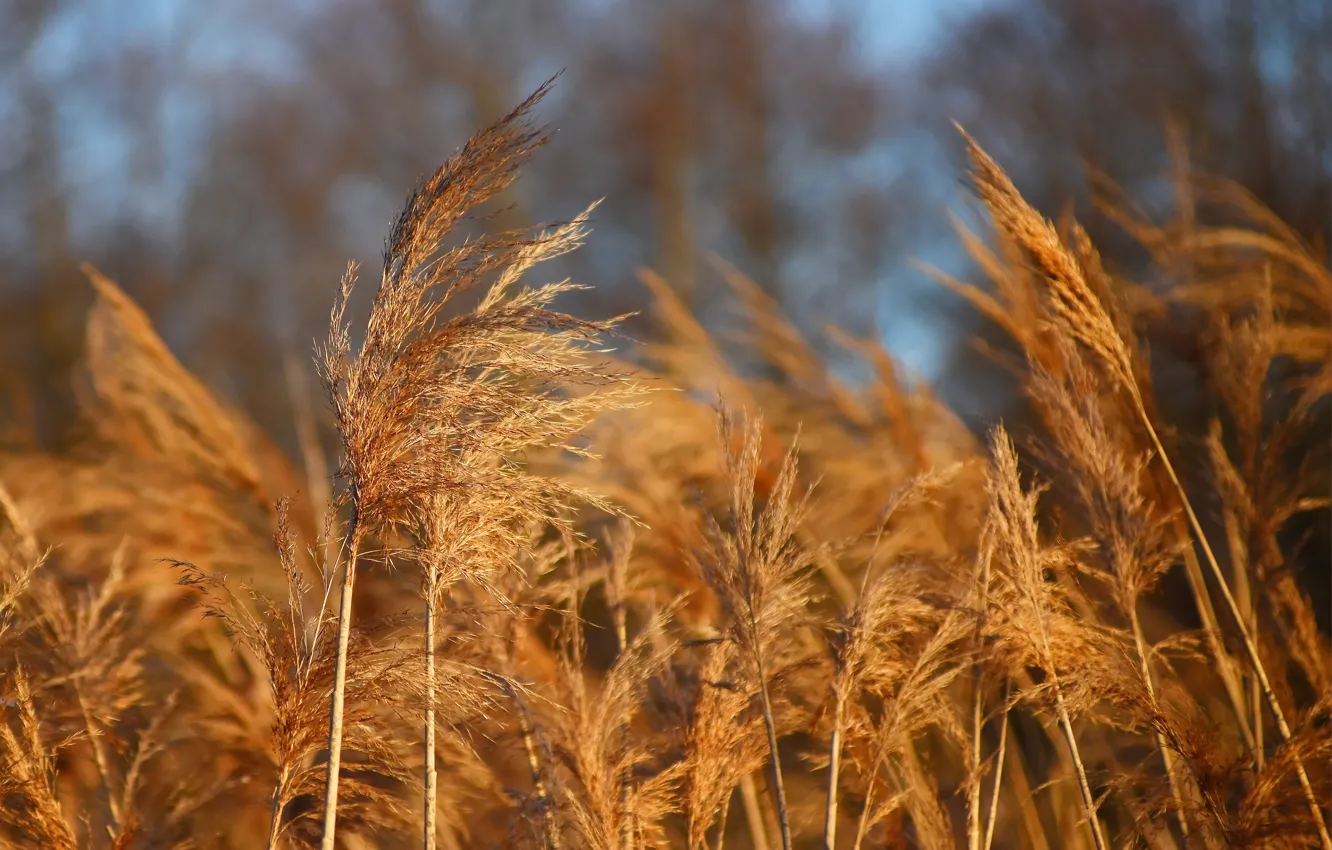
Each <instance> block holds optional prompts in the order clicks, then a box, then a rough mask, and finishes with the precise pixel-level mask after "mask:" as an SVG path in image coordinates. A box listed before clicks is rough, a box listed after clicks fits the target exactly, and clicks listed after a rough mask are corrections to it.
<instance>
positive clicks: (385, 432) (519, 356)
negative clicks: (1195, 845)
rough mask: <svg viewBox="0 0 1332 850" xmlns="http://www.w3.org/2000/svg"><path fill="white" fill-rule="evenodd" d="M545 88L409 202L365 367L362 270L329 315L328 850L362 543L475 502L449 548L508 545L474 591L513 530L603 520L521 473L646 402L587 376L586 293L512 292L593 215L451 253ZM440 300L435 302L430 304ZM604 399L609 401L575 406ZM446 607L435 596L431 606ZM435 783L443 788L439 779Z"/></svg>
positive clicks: (560, 287)
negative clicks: (564, 507)
mask: <svg viewBox="0 0 1332 850" xmlns="http://www.w3.org/2000/svg"><path fill="white" fill-rule="evenodd" d="M548 87H549V83H548V84H546V85H543V86H542V87H541V88H539V89H538V90H537V91H536V92H535V93H534V94H533V95H532V96H531V97H529V98H528V99H527V100H526V101H525V102H523V103H522V104H520V105H519V106H518V107H517V108H516V109H515V110H514V111H513V112H511V113H510V114H509V115H507V116H505V117H504V118H503V119H501V120H500V121H499V122H497V123H496V124H494V125H492V126H491V127H490V128H488V129H486V130H483V131H481V132H480V133H478V134H477V135H476V136H475V137H473V138H472V139H471V140H470V141H469V142H468V143H467V144H466V145H464V146H463V148H462V150H461V151H460V152H459V153H458V154H456V155H455V156H453V157H452V158H450V159H449V160H448V161H447V162H445V163H444V165H443V166H441V167H440V169H439V170H438V171H436V172H435V174H434V175H432V176H431V177H430V178H429V179H428V180H426V181H425V182H424V183H422V184H421V185H420V186H419V187H418V188H417V190H416V191H415V192H414V193H413V194H412V196H411V197H410V198H409V199H408V201H407V204H406V206H405V207H404V208H403V210H402V213H401V214H400V215H399V217H398V221H397V222H396V224H395V225H394V227H393V230H392V232H391V233H390V235H389V239H388V242H387V245H386V248H385V254H384V267H383V275H382V278H381V283H380V287H379V290H378V292H377V294H376V297H375V301H374V305H373V307H372V310H371V314H370V318H369V320H368V322H367V325H366V338H365V342H364V343H363V345H362V346H361V349H360V351H359V352H358V353H357V355H356V357H355V358H354V359H353V358H352V357H351V344H350V332H349V328H348V327H347V325H346V324H345V323H344V315H345V312H346V307H347V301H348V297H349V295H350V293H351V289H352V286H353V283H354V280H355V276H354V270H352V271H349V272H348V274H347V275H346V276H345V277H344V279H343V284H342V289H341V293H340V295H339V297H338V299H337V300H336V302H335V305H334V308H333V314H332V320H331V323H330V328H331V329H330V334H329V339H328V342H327V344H326V346H325V348H324V350H323V353H322V367H323V377H324V383H325V387H326V389H327V391H328V394H329V397H330V398H331V399H332V401H333V407H334V413H335V416H336V420H337V425H338V430H339V434H340V436H341V438H342V443H343V452H344V457H345V460H344V463H343V474H344V476H345V478H346V479H347V480H348V481H349V484H348V488H347V493H346V495H347V498H348V500H349V501H350V503H351V521H350V527H349V531H348V534H347V549H348V550H349V552H350V557H349V558H348V560H347V568H346V571H345V572H344V577H343V584H342V592H341V605H340V609H339V615H338V616H339V621H338V622H339V627H338V636H339V642H338V659H339V661H338V673H337V678H336V680H335V685H334V690H333V695H332V710H331V713H330V724H329V767H328V789H327V792H326V795H325V807H324V824H325V827H324V829H325V831H324V839H323V841H324V850H332V846H333V841H334V830H335V827H336V821H337V784H338V775H339V765H340V757H341V743H340V740H341V736H342V732H343V725H342V724H343V722H342V717H343V703H344V696H343V691H344V688H343V684H344V681H345V677H346V673H345V663H346V660H345V656H346V636H347V634H348V630H349V628H350V620H351V616H352V599H353V586H354V582H355V574H356V555H357V554H358V552H359V548H360V543H361V541H362V536H363V535H364V534H365V533H367V532H372V531H380V530H386V529H390V528H393V527H395V526H399V525H406V524H409V523H410V522H411V520H412V519H413V517H414V516H416V515H417V514H418V513H419V512H421V511H423V510H425V511H429V506H427V505H426V503H427V502H429V501H430V500H432V499H435V500H437V499H440V498H444V499H454V500H469V501H471V500H479V501H480V502H481V503H483V504H485V505H486V506H489V507H493V508H495V509H496V512H495V515H494V516H493V517H486V516H485V513H484V512H481V513H480V514H479V517H480V519H479V523H480V530H479V531H478V530H477V529H473V528H470V527H469V528H450V529H448V530H447V531H445V532H444V534H443V535H441V536H447V535H457V536H460V537H463V538H471V537H473V536H477V535H479V536H481V537H485V536H486V535H493V536H494V537H495V538H496V539H495V540H492V541H490V543H489V544H488V545H487V544H484V543H483V544H481V548H480V551H479V554H478V553H466V554H474V555H478V560H477V561H476V562H474V563H470V564H469V563H466V562H463V563H449V565H448V566H449V568H450V569H458V570H460V571H462V572H465V573H467V574H469V575H471V576H473V577H476V576H478V575H480V574H481V573H482V572H483V571H485V570H493V569H496V568H502V567H503V561H496V560H495V558H496V555H497V553H499V554H500V555H501V556H502V555H503V553H504V548H505V547H504V544H505V543H506V542H507V541H510V540H511V539H512V536H513V534H512V530H511V529H512V528H513V527H517V526H522V525H523V524H524V522H525V521H526V520H528V519H530V518H533V517H537V518H542V519H555V512H556V510H557V507H558V506H559V504H560V503H561V502H562V501H565V500H568V499H571V498H579V499H581V500H583V501H586V502H589V503H591V504H593V505H597V506H604V505H605V503H604V502H602V501H601V500H599V499H596V498H595V497H592V496H591V495H590V494H586V493H583V492H581V491H578V490H576V489H575V488H572V487H570V486H568V485H567V484H564V483H563V482H559V481H557V480H553V479H544V478H540V477H537V476H533V475H530V474H526V473H524V472H523V471H522V470H521V468H520V467H519V466H518V465H517V464H516V463H515V462H513V461H512V460H511V456H513V455H514V454H516V453H519V452H522V451H524V450H526V449H531V448H542V447H562V448H565V449H567V450H569V451H572V452H575V453H585V450H584V449H581V448H579V447H576V446H573V445H571V444H570V443H569V442H568V441H569V439H570V438H571V437H572V436H573V435H574V434H576V433H577V432H578V431H579V430H581V428H582V427H583V426H584V425H586V423H587V422H588V421H589V420H590V419H591V418H592V417H593V416H594V415H595V414H596V413H597V412H598V411H600V410H601V409H603V408H605V407H606V406H608V405H610V404H612V403H613V401H612V399H613V397H614V395H615V392H619V393H620V395H621V397H623V396H624V395H626V394H630V395H631V394H632V393H633V392H634V391H635V388H634V387H633V386H632V385H630V384H628V383H624V382H622V381H621V380H620V379H619V378H618V377H617V376H613V375H610V374H606V373H605V372H604V371H603V370H601V369H599V368H598V367H597V365H596V364H594V363H591V362H589V359H588V358H589V356H590V354H591V352H589V351H588V343H592V342H594V341H595V340H596V338H597V337H598V336H599V335H600V334H602V333H604V332H606V331H608V330H609V329H610V327H611V325H610V323H596V322H586V321H582V320H579V319H575V318H573V317H572V316H568V315H566V314H563V313H557V312H554V311H553V310H551V309H550V308H549V304H550V302H551V301H552V300H553V299H554V298H555V297H556V296H558V295H559V294H561V293H563V292H566V291H569V290H570V289H574V288H576V287H573V286H572V285H571V284H569V283H568V282H567V281H566V282H562V283H556V284H550V285H547V286H543V287H539V288H537V289H527V290H523V291H517V292H515V291H513V289H514V286H515V284H516V283H517V281H518V280H519V278H520V277H521V276H522V275H523V274H524V272H526V271H527V270H529V269H530V268H531V267H533V266H534V265H536V264H538V263H540V262H542V261H544V260H548V259H552V258H554V257H558V256H560V255H562V254H564V253H567V252H568V251H571V250H573V249H574V248H576V247H577V246H578V245H579V244H580V243H581V240H582V238H583V236H584V234H585V228H586V221H587V216H588V214H589V213H590V210H589V211H588V212H585V213H584V214H583V215H582V216H580V217H578V218H577V219H575V220H574V221H572V222H570V223H568V224H565V225H562V226H560V227H558V228H555V229H553V230H551V231H548V232H547V231H536V232H532V233H501V234H497V235H493V236H484V237H479V238H476V239H469V240H465V241H463V242H462V243H461V244H460V245H458V246H456V247H451V248H445V246H444V245H443V241H444V240H445V239H446V238H447V237H448V236H450V235H451V234H452V233H453V231H454V230H455V229H456V228H457V226H459V225H460V224H461V223H462V221H463V218H464V216H465V215H467V214H468V213H469V212H470V211H471V210H473V209H474V208H476V207H477V206H478V205H480V204H483V203H485V202H486V201H488V200H489V199H491V198H493V197H494V196H495V195H496V194H498V193H499V192H500V191H502V190H503V189H505V188H506V187H507V186H508V185H509V184H510V183H511V182H512V180H513V179H514V177H515V175H516V170H517V169H518V167H519V166H520V165H521V164H522V163H523V162H524V161H525V160H526V159H527V157H528V156H529V155H530V154H531V152H532V151H533V150H534V149H535V148H537V147H539V146H540V145H541V144H542V143H544V141H545V139H546V136H545V134H544V133H543V132H542V131H538V130H533V129H531V127H530V126H529V125H528V124H527V117H528V115H529V113H530V112H531V110H532V109H533V108H534V107H535V105H536V103H537V102H538V101H539V100H540V99H541V98H542V97H544V96H545V94H546V92H547V91H548ZM492 278H493V282H492V284H491V286H490V289H489V291H488V292H487V294H486V295H485V296H484V297H483V298H482V299H481V301H480V303H479V304H478V305H477V306H476V307H475V309H473V310H472V311H470V312H468V313H464V314H462V315H460V316H457V317H454V318H451V319H445V318H444V317H443V310H444V308H445V307H446V306H447V305H448V304H450V302H451V301H452V300H453V299H454V298H455V297H456V296H457V295H458V294H459V293H461V292H464V291H466V290H469V289H472V288H475V287H476V286H478V285H479V284H481V283H482V282H483V281H485V280H488V279H492ZM433 292H437V293H439V297H438V298H435V299H433V300H431V299H430V296H431V294H432V293H433ZM617 383H619V386H618V387H616V386H615V385H616V384H617ZM600 386H607V387H610V388H611V389H610V390H607V391H604V392H603V391H594V392H586V391H583V392H573V391H572V390H574V389H578V388H580V387H581V388H583V389H584V390H586V388H588V387H591V388H594V389H596V388H598V387H600ZM436 548H438V547H436ZM438 589H439V588H437V587H432V588H431V593H432V594H433V593H434V592H435V591H437V590H438ZM435 601H436V600H435V599H434V597H433V595H432V596H431V598H430V599H429V600H427V605H433V604H435ZM428 649H429V648H428ZM433 701H434V694H433V693H431V694H429V695H428V702H430V703H432V704H433ZM427 761H430V760H429V759H427ZM426 769H427V771H428V770H429V769H430V767H429V765H427V768H426ZM425 784H426V785H427V786H431V785H432V784H433V783H431V782H430V781H429V778H428V777H427V780H426V782H425ZM429 840H430V839H429V838H427V841H429Z"/></svg>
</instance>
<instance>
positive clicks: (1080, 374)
mask: <svg viewBox="0 0 1332 850" xmlns="http://www.w3.org/2000/svg"><path fill="white" fill-rule="evenodd" d="M1061 343H1062V345H1063V346H1064V347H1065V348H1067V349H1069V350H1068V351H1066V356H1065V358H1064V364H1065V369H1064V375H1063V377H1062V378H1060V377H1056V376H1055V375H1053V374H1051V373H1050V372H1049V371H1047V370H1046V369H1045V368H1044V367H1043V366H1042V365H1041V364H1039V363H1034V364H1033V366H1032V374H1031V378H1030V379H1029V381H1028V386H1027V390H1028V393H1029V394H1030V395H1031V396H1032V398H1033V400H1034V401H1035V402H1036V406H1037V408H1038V410H1039V411H1040V413H1041V416H1042V419H1043V421H1044V423H1045V427H1046V432H1047V433H1048V434H1049V435H1050V439H1051V440H1052V442H1053V444H1054V446H1055V449H1054V451H1052V452H1051V453H1050V454H1051V455H1052V456H1051V457H1050V458H1049V465H1050V466H1051V467H1052V469H1053V470H1054V471H1055V472H1056V473H1057V472H1060V471H1062V472H1065V473H1066V475H1067V477H1069V478H1071V479H1072V480H1071V483H1072V489H1073V491H1074V493H1075V494H1076V496H1077V500H1078V502H1079V503H1080V504H1081V506H1082V508H1083V510H1084V511H1085V514H1086V518H1087V521H1088V524H1089V532H1090V534H1091V536H1092V539H1093V541H1094V542H1095V544H1096V547H1097V549H1096V553H1095V556H1094V557H1095V559H1096V561H1097V562H1098V566H1099V569H1100V571H1099V572H1098V576H1099V577H1101V578H1103V579H1104V580H1105V582H1106V584H1107V585H1108V586H1109V588H1110V590H1111V599H1112V600H1113V601H1114V604H1115V607H1116V608H1117V609H1118V613H1119V614H1120V616H1121V618H1122V622H1126V623H1127V625H1128V628H1129V631H1130V633H1131V635H1132V641H1133V652H1134V655H1135V656H1136V658H1137V663H1138V667H1139V669H1140V670H1141V676H1142V684H1143V686H1144V688H1145V689H1146V695H1147V698H1148V699H1149V700H1152V701H1155V700H1156V698H1157V694H1156V691H1157V688H1156V675H1157V674H1156V673H1155V672H1153V670H1152V667H1151V660H1152V658H1153V657H1154V655H1155V648H1154V647H1152V646H1151V645H1150V644H1149V643H1148V640H1147V636H1146V633H1145V632H1144V629H1143V626H1142V618H1141V615H1140V611H1139V605H1140V599H1141V597H1142V596H1143V595H1144V594H1147V593H1149V592H1151V590H1152V589H1153V588H1154V587H1155V586H1156V585H1157V584H1158V582H1159V581H1160V579H1161V577H1162V576H1163V575H1164V574H1165V573H1166V572H1167V571H1168V570H1169V569H1170V568H1171V567H1172V566H1174V564H1175V563H1177V562H1178V561H1179V560H1180V557H1181V549H1182V545H1184V544H1183V543H1182V542H1181V541H1179V540H1176V539H1174V538H1173V536H1172V535H1171V534H1170V529H1171V528H1172V527H1173V524H1172V522H1171V521H1170V517H1168V516H1162V515H1161V514H1160V510H1159V508H1158V507H1157V506H1156V505H1154V504H1153V503H1152V502H1151V501H1150V500H1149V498H1148V497H1147V495H1146V494H1145V493H1144V492H1143V491H1142V481H1143V479H1144V476H1145V474H1146V470H1147V466H1148V463H1149V462H1150V460H1149V458H1148V457H1147V456H1145V455H1142V454H1139V453H1138V452H1137V451H1136V450H1134V448H1133V446H1134V443H1135V440H1134V437H1133V435H1131V434H1128V433H1126V431H1125V423H1123V422H1122V421H1118V420H1116V419H1115V418H1114V417H1113V414H1114V413H1115V412H1116V407H1115V406H1114V405H1108V407H1109V412H1108V413H1109V415H1107V411H1106V410H1104V409H1103V406H1105V405H1103V393H1102V388H1101V386H1100V382H1099V381H1098V380H1097V378H1096V376H1095V374H1094V373H1093V372H1092V371H1091V370H1090V369H1088V368H1087V367H1086V366H1085V365H1084V364H1083V363H1082V362H1081V361H1080V360H1078V359H1077V357H1076V356H1075V355H1074V352H1073V351H1072V350H1071V343H1069V342H1068V341H1066V340H1064V341H1061ZM1156 743H1157V751H1158V752H1159V753H1160V756H1161V760H1162V763H1163V766H1164V768H1165V772H1166V776H1167V779H1168V782H1169V785H1170V789H1171V794H1172V796H1173V798H1174V803H1175V806H1174V808H1175V811H1176V819H1177V822H1178V825H1179V829H1180V833H1181V835H1182V837H1183V838H1185V839H1187V838H1188V835H1189V823H1188V819H1187V812H1188V808H1189V807H1187V806H1186V805H1185V803H1184V795H1185V794H1186V793H1188V791H1187V789H1186V788H1185V787H1184V782H1185V779H1184V778H1183V777H1182V776H1181V775H1180V774H1179V770H1178V768H1177V767H1176V765H1175V763H1174V755H1173V752H1172V750H1171V749H1170V747H1169V746H1168V745H1167V741H1166V738H1165V737H1164V736H1163V735H1162V734H1161V733H1160V732H1159V731H1158V732H1157V733H1156Z"/></svg>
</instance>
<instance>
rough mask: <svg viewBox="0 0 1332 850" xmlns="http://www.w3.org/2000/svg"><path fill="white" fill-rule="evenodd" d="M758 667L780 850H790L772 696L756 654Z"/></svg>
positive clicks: (760, 657)
mask: <svg viewBox="0 0 1332 850" xmlns="http://www.w3.org/2000/svg"><path fill="white" fill-rule="evenodd" d="M754 663H755V665H756V666H757V667H758V687H759V699H760V700H762V703H763V726H764V728H765V729H767V731H768V752H769V753H770V754H771V757H772V760H771V765H772V786H773V794H774V796H775V797H776V798H777V824H778V828H779V829H780V830H781V836H782V850H791V816H790V813H789V812H788V811H787V807H786V788H785V786H783V784H782V760H781V756H779V755H778V752H777V721H776V719H775V718H774V717H773V715H772V697H771V696H770V695H769V693H768V679H767V676H766V674H765V671H764V669H763V658H762V656H761V655H756V657H755V659H754Z"/></svg>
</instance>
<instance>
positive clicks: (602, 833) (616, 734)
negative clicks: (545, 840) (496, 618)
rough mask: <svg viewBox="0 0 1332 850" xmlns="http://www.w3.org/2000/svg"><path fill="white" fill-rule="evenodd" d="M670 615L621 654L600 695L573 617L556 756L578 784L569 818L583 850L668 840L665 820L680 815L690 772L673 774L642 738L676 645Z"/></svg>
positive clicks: (564, 657) (660, 616) (568, 794)
mask: <svg viewBox="0 0 1332 850" xmlns="http://www.w3.org/2000/svg"><path fill="white" fill-rule="evenodd" d="M669 617H670V612H669V611H658V612H657V613H656V614H654V615H653V617H652V618H651V619H649V620H648V622H647V623H646V624H645V625H644V626H643V628H642V630H641V631H640V632H639V633H638V634H637V635H635V636H634V638H633V640H632V641H630V642H629V643H628V644H627V645H626V646H625V647H624V648H623V650H622V651H621V652H620V654H619V656H618V658H617V659H616V661H615V663H614V665H612V667H611V669H610V670H609V671H608V672H607V673H606V675H605V678H604V679H603V681H602V682H601V683H600V685H599V686H598V687H595V688H590V687H588V685H587V684H586V682H585V681H584V679H585V676H584V672H583V667H584V665H585V664H586V644H585V638H584V635H583V627H582V624H581V619H580V618H579V617H578V616H577V615H576V612H571V616H570V617H569V618H568V621H567V622H568V625H567V628H566V630H565V632H566V635H567V637H566V639H565V644H566V647H565V650H564V652H563V653H562V654H561V667H562V670H561V674H562V675H561V680H562V687H561V690H562V691H564V694H563V698H562V699H561V703H562V708H563V710H562V711H560V712H559V713H558V714H557V715H556V722H555V727H556V728H555V730H554V736H555V746H554V750H555V755H556V757H557V758H558V759H559V760H560V761H561V762H562V763H563V764H564V766H565V768H566V769H567V770H568V771H569V773H570V774H571V776H572V781H571V782H570V783H569V784H568V786H567V788H566V789H565V810H566V811H567V813H568V815H567V817H568V820H569V821H570V823H571V825H572V826H573V830H574V832H575V834H576V835H578V837H579V838H580V846H584V847H588V848H595V850H618V848H621V847H637V846H641V845H642V844H643V843H644V842H645V841H647V840H649V837H650V836H652V837H656V838H660V837H661V819H662V817H663V816H664V815H665V814H666V813H668V812H670V811H672V810H674V809H675V808H676V802H675V796H676V794H675V788H676V785H677V784H678V782H679V779H680V774H681V773H682V770H683V766H682V765H681V764H680V763H678V762H677V763H675V764H673V765H670V766H667V767H665V768H662V767H660V766H659V765H657V764H656V762H657V761H658V756H657V755H656V754H654V753H653V752H652V751H651V749H650V748H649V747H647V746H646V745H645V742H644V741H643V740H642V739H641V738H640V734H641V731H642V728H643V721H644V720H645V719H646V718H644V717H642V715H643V713H644V710H645V708H646V706H645V705H644V702H643V701H644V696H645V692H646V689H647V687H648V685H649V683H650V681H651V680H652V679H653V678H655V677H656V676H658V675H660V674H661V673H662V672H663V671H664V669H665V668H666V665H667V664H668V663H669V661H670V658H671V656H672V655H673V654H674V652H675V649H676V645H675V643H674V641H671V640H669V639H667V638H666V637H665V629H666V625H667V621H668V619H669Z"/></svg>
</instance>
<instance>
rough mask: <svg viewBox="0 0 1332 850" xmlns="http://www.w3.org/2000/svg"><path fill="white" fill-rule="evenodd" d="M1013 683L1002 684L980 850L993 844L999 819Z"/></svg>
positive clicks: (984, 849) (987, 848)
mask: <svg viewBox="0 0 1332 850" xmlns="http://www.w3.org/2000/svg"><path fill="white" fill-rule="evenodd" d="M1012 690H1013V682H1012V681H1011V680H1008V681H1005V683H1004V716H1003V722H1002V724H1001V725H1000V727H999V749H998V750H996V751H995V756H994V786H993V787H992V788H991V789H990V817H989V819H988V820H987V821H986V824H985V842H984V844H982V850H990V847H991V846H992V845H993V844H994V824H995V821H997V820H998V819H999V791H1000V790H1001V789H1002V788H1003V785H1004V754H1005V752H1007V750H1008V711H1009V699H1010V697H1011V696H1012Z"/></svg>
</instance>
